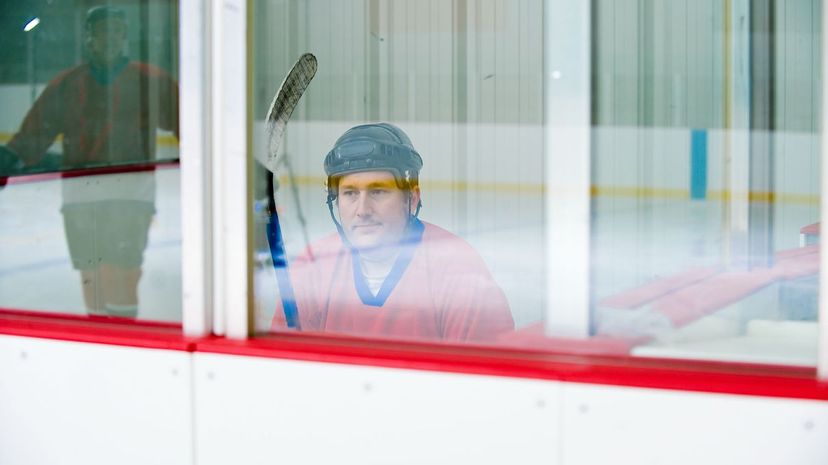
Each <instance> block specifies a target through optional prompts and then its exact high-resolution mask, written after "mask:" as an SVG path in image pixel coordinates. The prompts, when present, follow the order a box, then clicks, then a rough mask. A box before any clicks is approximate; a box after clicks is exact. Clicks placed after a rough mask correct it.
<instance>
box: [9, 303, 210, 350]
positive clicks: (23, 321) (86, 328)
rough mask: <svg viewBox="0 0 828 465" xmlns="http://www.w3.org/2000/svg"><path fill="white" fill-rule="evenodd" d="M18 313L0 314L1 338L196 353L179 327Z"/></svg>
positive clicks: (192, 343)
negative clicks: (55, 340)
mask: <svg viewBox="0 0 828 465" xmlns="http://www.w3.org/2000/svg"><path fill="white" fill-rule="evenodd" d="M21 313H22V312H17V311H5V310H3V311H0V334H6V335H11V336H25V337H37V338H43V339H60V340H64V341H76V342H91V343H96V344H109V345H118V346H129V347H143V348H150V349H167V350H182V351H188V352H191V351H193V350H194V349H195V344H194V342H195V341H194V340H193V339H188V338H185V337H184V336H183V335H182V333H181V328H180V325H175V326H170V325H168V324H166V323H163V324H159V323H158V322H149V323H147V324H145V323H143V322H141V321H135V320H129V319H126V318H106V317H81V316H78V315H71V316H70V315H62V316H60V317H55V316H47V315H37V314H33V313H29V314H21Z"/></svg>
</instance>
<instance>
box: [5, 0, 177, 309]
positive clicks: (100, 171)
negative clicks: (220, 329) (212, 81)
mask: <svg viewBox="0 0 828 465" xmlns="http://www.w3.org/2000/svg"><path fill="white" fill-rule="evenodd" d="M177 11H178V6H177V3H176V2H168V1H163V2H162V1H152V2H139V1H137V0H136V1H129V2H117V4H115V3H113V4H111V5H103V6H96V7H92V8H89V6H88V5H87V4H86V3H85V2H82V3H80V4H78V3H77V2H61V1H57V2H49V5H46V4H45V3H44V4H36V5H35V4H30V2H19V4H14V5H11V4H9V5H7V6H6V7H4V9H3V13H2V16H0V21H2V30H3V31H4V34H3V39H2V40H3V42H4V44H5V45H4V46H3V47H0V49H2V51H0V101H1V102H2V103H3V108H4V111H3V114H2V116H0V143H2V144H3V145H0V176H2V177H0V185H2V186H4V187H0V189H2V191H0V211H2V215H0V217H1V218H0V257H2V258H0V262H2V269H0V276H2V278H0V308H4V309H22V310H35V311H47V312H59V313H80V314H89V315H97V316H116V317H126V318H139V319H142V320H143V319H147V320H162V321H180V319H181V310H180V308H181V291H180V270H181V264H180V225H179V220H178V218H179V214H178V211H179V208H180V205H179V179H178V168H177V166H178V165H177V160H178V141H177V135H178V84H177V82H176V75H177V70H178V56H177V51H178V44H177V40H178V39H177V23H178V19H177Z"/></svg>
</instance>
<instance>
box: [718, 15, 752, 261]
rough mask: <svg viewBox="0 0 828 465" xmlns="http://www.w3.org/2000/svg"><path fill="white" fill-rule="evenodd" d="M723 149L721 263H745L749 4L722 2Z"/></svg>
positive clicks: (748, 140) (748, 180) (748, 122)
mask: <svg viewBox="0 0 828 465" xmlns="http://www.w3.org/2000/svg"><path fill="white" fill-rule="evenodd" d="M724 8H725V50H724V52H725V83H724V84H725V131H726V133H725V141H724V142H725V149H724V158H723V160H724V166H723V169H722V172H723V173H724V186H723V191H722V195H723V199H722V201H723V207H724V208H723V209H722V239H723V240H722V248H723V250H722V262H723V265H724V266H726V267H727V268H744V267H745V266H746V264H747V262H748V255H749V250H748V234H749V216H750V212H749V196H750V111H751V110H750V96H751V90H750V84H751V83H750V2H749V0H726V1H725V6H724Z"/></svg>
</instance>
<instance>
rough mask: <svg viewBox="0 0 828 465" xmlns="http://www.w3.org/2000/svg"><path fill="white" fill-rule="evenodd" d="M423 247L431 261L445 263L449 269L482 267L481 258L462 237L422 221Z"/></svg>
mask: <svg viewBox="0 0 828 465" xmlns="http://www.w3.org/2000/svg"><path fill="white" fill-rule="evenodd" d="M423 225H424V226H425V229H424V231H423V240H422V242H423V246H424V247H425V248H426V249H428V252H429V256H430V257H431V258H432V259H436V260H440V261H442V262H445V264H446V266H449V267H451V268H456V267H464V266H473V267H480V266H485V265H483V258H482V257H481V256H480V254H479V253H478V252H477V250H476V249H475V248H474V247H472V245H471V244H469V243H468V242H467V241H466V240H465V239H463V238H462V237H460V236H458V235H456V234H454V233H452V232H450V231H448V230H446V229H444V228H442V227H440V226H437V225H435V224H432V223H427V222H425V221H423Z"/></svg>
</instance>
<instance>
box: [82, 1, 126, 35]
mask: <svg viewBox="0 0 828 465" xmlns="http://www.w3.org/2000/svg"><path fill="white" fill-rule="evenodd" d="M103 19H120V20H121V21H123V22H124V23H126V14H125V13H124V10H122V9H120V8H118V7H114V6H109V5H101V6H93V7H92V8H90V9H89V10H88V11H87V12H86V22H85V27H86V29H87V30H91V29H92V25H93V24H95V23H97V22H98V21H101V20H103Z"/></svg>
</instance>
